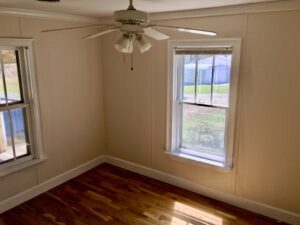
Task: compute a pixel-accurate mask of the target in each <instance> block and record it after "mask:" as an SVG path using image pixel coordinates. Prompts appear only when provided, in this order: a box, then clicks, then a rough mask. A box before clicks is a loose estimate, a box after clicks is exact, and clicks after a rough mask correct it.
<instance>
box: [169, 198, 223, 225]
mask: <svg viewBox="0 0 300 225" xmlns="http://www.w3.org/2000/svg"><path fill="white" fill-rule="evenodd" d="M174 210H175V212H176V213H178V214H180V215H183V216H185V217H188V218H190V219H191V220H194V221H198V222H201V223H204V224H208V225H223V219H222V218H221V217H219V216H216V215H215V214H213V213H209V212H206V211H203V210H200V209H197V208H194V207H191V206H189V205H187V204H183V203H180V202H175V203H174ZM181 222H182V223H181ZM172 224H174V225H175V224H176V225H177V224H178V225H190V224H192V223H187V222H186V221H183V220H181V219H178V218H175V217H174V218H173V219H172Z"/></svg>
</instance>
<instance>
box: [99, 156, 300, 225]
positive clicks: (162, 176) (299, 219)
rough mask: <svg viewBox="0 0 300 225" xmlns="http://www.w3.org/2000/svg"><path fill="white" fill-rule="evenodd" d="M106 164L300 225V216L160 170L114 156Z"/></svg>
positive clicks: (107, 158) (108, 158) (106, 160)
mask: <svg viewBox="0 0 300 225" xmlns="http://www.w3.org/2000/svg"><path fill="white" fill-rule="evenodd" d="M105 162H107V163H109V164H112V165H115V166H118V167H121V168H123V169H126V170H130V171H133V172H136V173H138V174H141V175H144V176H148V177H151V178H154V179H156V180H160V181H163V182H166V183H169V184H172V185H175V186H177V187H181V188H184V189H186V190H190V191H193V192H195V193H198V194H201V195H204V196H207V197H210V198H213V199H216V200H219V201H222V202H225V203H228V204H230V205H234V206H237V207H240V208H242V209H246V210H249V211H252V212H254V213H258V214H261V215H264V216H267V217H270V218H274V219H276V220H279V221H284V222H287V223H290V224H293V225H300V214H296V213H292V212H289V211H286V210H283V209H279V208H275V207H272V206H270V205H266V204H262V203H259V202H255V201H252V200H249V199H245V198H242V197H239V196H236V195H232V194H227V193H224V192H220V191H216V190H213V189H211V188H207V187H204V186H200V185H197V184H194V183H192V182H190V181H187V180H184V179H182V178H179V177H175V176H172V175H170V174H167V173H163V172H160V171H158V170H155V169H151V168H148V167H144V166H141V165H138V164H135V163H132V162H128V161H125V160H122V159H119V158H115V157H112V156H106V157H105Z"/></svg>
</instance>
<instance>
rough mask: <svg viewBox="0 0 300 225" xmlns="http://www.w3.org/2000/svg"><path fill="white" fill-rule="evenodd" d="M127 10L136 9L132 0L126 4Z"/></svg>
mask: <svg viewBox="0 0 300 225" xmlns="http://www.w3.org/2000/svg"><path fill="white" fill-rule="evenodd" d="M127 10H136V9H135V8H134V6H133V0H129V6H128V8H127Z"/></svg>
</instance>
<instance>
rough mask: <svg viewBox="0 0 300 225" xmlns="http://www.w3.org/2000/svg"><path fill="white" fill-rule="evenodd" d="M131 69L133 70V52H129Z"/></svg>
mask: <svg viewBox="0 0 300 225" xmlns="http://www.w3.org/2000/svg"><path fill="white" fill-rule="evenodd" d="M131 71H133V52H132V53H131Z"/></svg>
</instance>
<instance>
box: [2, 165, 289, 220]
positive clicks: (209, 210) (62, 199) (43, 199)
mask: <svg viewBox="0 0 300 225" xmlns="http://www.w3.org/2000/svg"><path fill="white" fill-rule="evenodd" d="M39 224H43V225H97V224H107V225H111V224H116V225H117V224H120V225H125V224H127V225H128V224H132V225H144V224H145V225H146V224H147V225H152V224H173V225H192V224H194V225H196V224H200V225H229V224H231V225H236V224H240V225H248V224H251V225H272V224H273V225H274V224H279V223H276V222H275V221H271V220H268V219H265V218H263V217H260V216H257V215H255V214H252V213H250V212H247V211H244V210H241V209H238V208H235V207H232V206H229V205H226V204H223V203H221V202H218V201H215V200H212V199H209V198H206V197H203V196H200V195H197V194H194V193H192V192H189V191H186V190H183V189H180V188H177V187H174V186H171V185H168V184H165V183H162V182H159V181H156V180H153V179H150V178H147V177H144V176H141V175H138V174H135V173H132V172H129V171H126V170H123V169H120V168H117V167H114V166H111V165H108V164H102V165H101V166H98V167H97V168H95V169H93V170H90V171H89V172H87V173H85V174H83V175H81V176H79V177H77V178H75V179H73V180H70V181H68V182H66V183H64V184H62V185H60V186H58V187H56V188H54V189H52V190H51V191H48V192H47V193H45V194H42V195H40V196H38V197H36V198H34V199H32V200H30V201H28V202H26V203H24V204H22V205H20V206H18V207H16V208H14V209H12V210H10V211H7V212H5V213H4V214H2V215H0V225H39ZM280 224H284V223H280Z"/></svg>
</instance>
